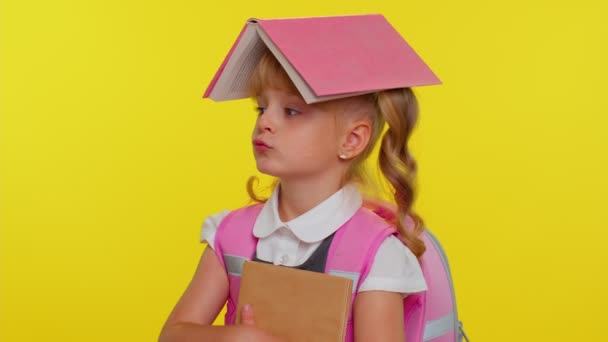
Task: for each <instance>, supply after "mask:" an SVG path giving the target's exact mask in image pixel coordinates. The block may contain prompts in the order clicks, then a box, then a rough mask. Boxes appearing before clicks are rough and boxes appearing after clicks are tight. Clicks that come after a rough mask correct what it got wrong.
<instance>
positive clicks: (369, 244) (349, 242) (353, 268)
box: [325, 208, 396, 318]
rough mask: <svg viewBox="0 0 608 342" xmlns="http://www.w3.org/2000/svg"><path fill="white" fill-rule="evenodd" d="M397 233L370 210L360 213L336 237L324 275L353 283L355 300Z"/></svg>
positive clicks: (360, 210)
mask: <svg viewBox="0 0 608 342" xmlns="http://www.w3.org/2000/svg"><path fill="white" fill-rule="evenodd" d="M395 233H396V231H395V229H394V228H393V227H392V226H391V225H389V224H388V223H386V222H385V221H384V220H383V219H382V218H380V217H379V216H377V215H375V214H374V213H373V212H371V211H369V210H368V209H365V208H361V209H359V211H357V213H355V215H354V216H353V217H352V218H351V219H350V220H349V221H348V222H347V223H346V224H345V225H344V226H343V227H342V228H341V229H340V230H338V232H337V233H336V236H335V237H334V241H333V243H332V245H331V247H330V249H329V252H328V255H327V264H326V269H325V273H327V274H331V275H336V276H341V277H345V278H349V279H351V280H352V281H353V300H354V298H355V295H356V294H357V292H359V288H360V287H361V284H362V283H363V281H364V280H365V279H366V278H367V275H368V273H369V270H370V268H371V265H372V263H373V260H374V257H375V256H376V252H377V251H378V248H379V247H380V245H381V244H382V242H383V241H384V240H385V239H386V238H387V237H388V236H390V235H392V234H395ZM351 305H352V303H351ZM351 316H352V307H351ZM351 318H352V317H351Z"/></svg>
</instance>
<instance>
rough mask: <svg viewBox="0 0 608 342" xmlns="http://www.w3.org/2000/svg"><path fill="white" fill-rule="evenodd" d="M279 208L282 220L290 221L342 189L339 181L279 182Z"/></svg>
mask: <svg viewBox="0 0 608 342" xmlns="http://www.w3.org/2000/svg"><path fill="white" fill-rule="evenodd" d="M279 186H280V189H279V197H278V210H279V217H280V218H281V221H283V222H287V221H290V220H292V219H294V218H296V217H298V216H300V215H302V214H304V213H305V212H307V211H309V210H310V209H312V208H314V207H315V206H317V205H318V204H319V203H321V202H323V201H324V200H326V199H327V198H329V197H330V196H331V195H333V194H334V193H336V191H338V190H340V188H341V185H340V183H339V182H335V183H333V184H328V183H327V182H326V181H321V180H314V179H313V180H310V181H301V180H299V181H297V182H294V181H285V180H281V182H280V183H279Z"/></svg>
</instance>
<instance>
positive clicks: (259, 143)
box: [253, 139, 272, 151]
mask: <svg viewBox="0 0 608 342" xmlns="http://www.w3.org/2000/svg"><path fill="white" fill-rule="evenodd" d="M253 146H254V147H255V149H256V151H266V150H269V149H271V148H272V147H270V146H268V145H267V144H266V143H265V142H264V141H263V140H261V139H255V140H254V141H253Z"/></svg>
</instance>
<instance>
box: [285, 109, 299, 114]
mask: <svg viewBox="0 0 608 342" xmlns="http://www.w3.org/2000/svg"><path fill="white" fill-rule="evenodd" d="M285 113H287V115H289V116H293V115H298V114H300V113H301V112H300V111H299V110H297V109H293V108H285Z"/></svg>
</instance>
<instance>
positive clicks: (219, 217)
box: [200, 209, 232, 248]
mask: <svg viewBox="0 0 608 342" xmlns="http://www.w3.org/2000/svg"><path fill="white" fill-rule="evenodd" d="M231 212H232V211H231V210H227V209H224V210H222V211H220V212H218V213H215V214H211V215H209V216H207V217H206V218H205V220H204V221H203V225H202V227H201V236H200V242H201V243H203V242H207V244H209V247H211V248H215V247H214V242H215V233H216V231H217V228H218V227H219V226H220V224H221V223H222V221H223V220H224V218H225V217H226V216H228V215H229V214H230V213H231Z"/></svg>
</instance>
